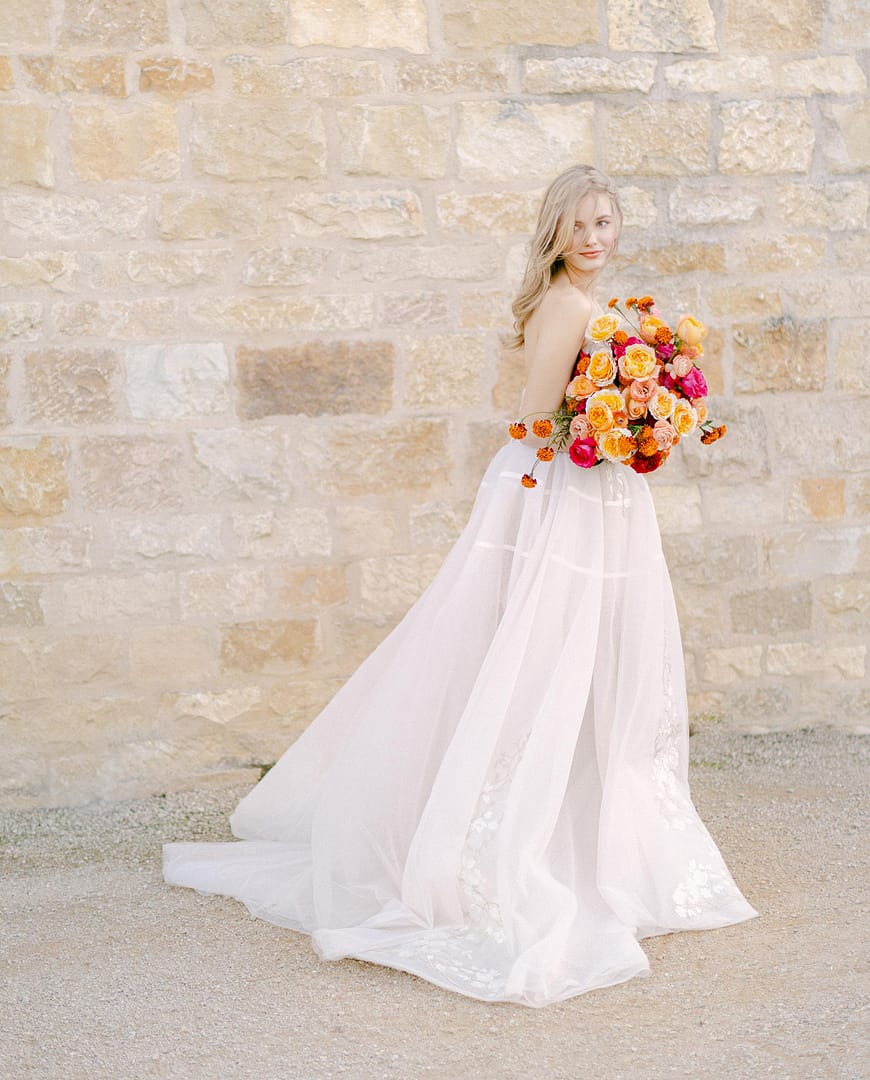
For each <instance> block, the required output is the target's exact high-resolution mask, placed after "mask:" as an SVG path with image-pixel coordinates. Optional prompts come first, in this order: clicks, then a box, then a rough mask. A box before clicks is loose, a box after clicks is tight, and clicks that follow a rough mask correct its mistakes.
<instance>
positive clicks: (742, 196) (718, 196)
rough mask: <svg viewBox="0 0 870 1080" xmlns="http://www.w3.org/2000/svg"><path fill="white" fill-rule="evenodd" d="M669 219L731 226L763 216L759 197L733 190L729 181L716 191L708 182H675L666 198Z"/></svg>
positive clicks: (683, 223)
mask: <svg viewBox="0 0 870 1080" xmlns="http://www.w3.org/2000/svg"><path fill="white" fill-rule="evenodd" d="M668 207H669V210H670V216H671V221H673V222H674V223H675V224H676V225H690V226H692V227H693V228H694V227H697V226H699V225H731V224H734V223H737V222H745V221H753V220H757V219H759V218H761V217H763V215H764V209H763V203H762V201H761V199H760V198H759V197H758V196H757V195H754V194H750V193H749V192H741V191H735V185H734V183H733V182H732V183H731V184H729V186H728V187H727V188H722V189H721V190H716V188H715V187H713V186H712V185H711V184H709V183H708V182H707V181H704V182H703V183H698V182H697V181H694V182H693V181H687V182H683V183H678V184H677V186H676V187H675V188H674V190H673V191H672V192H671V194H670V197H669V199H668Z"/></svg>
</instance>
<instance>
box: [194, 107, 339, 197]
mask: <svg viewBox="0 0 870 1080" xmlns="http://www.w3.org/2000/svg"><path fill="white" fill-rule="evenodd" d="M191 160H192V162H193V167H194V169H195V170H197V171H198V172H200V173H205V174H207V175H209V176H220V177H223V178H224V179H225V180H242V181H246V182H251V181H255V180H268V179H270V178H279V179H284V180H315V179H317V178H318V177H320V176H322V175H323V174H324V171H325V168H326V135H325V132H324V129H323V123H322V121H321V118H320V113H319V111H318V110H317V109H316V107H315V106H313V105H311V104H308V103H307V102H304V101H300V100H298V99H294V100H292V101H270V102H256V103H255V102H229V103H226V102H217V101H215V102H208V103H203V104H198V105H195V106H194V113H193V124H192V127H191Z"/></svg>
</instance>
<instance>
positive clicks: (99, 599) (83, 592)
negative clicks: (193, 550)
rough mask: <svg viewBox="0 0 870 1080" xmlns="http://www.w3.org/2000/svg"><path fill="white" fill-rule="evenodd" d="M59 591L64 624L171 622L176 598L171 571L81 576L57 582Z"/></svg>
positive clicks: (176, 590) (175, 587)
mask: <svg viewBox="0 0 870 1080" xmlns="http://www.w3.org/2000/svg"><path fill="white" fill-rule="evenodd" d="M59 588H60V592H61V596H62V610H63V621H64V622H65V623H71V622H95V623H99V624H101V625H105V624H108V623H113V622H132V623H136V622H143V621H165V622H171V621H172V620H173V618H174V615H175V608H176V603H177V596H178V587H177V584H176V581H175V574H174V573H173V572H172V571H164V572H161V573H155V572H151V571H145V572H144V573H141V574H135V575H130V576H126V577H122V576H120V575H118V574H83V575H81V576H79V577H72V578H69V579H67V580H66V581H62V582H60V583H59Z"/></svg>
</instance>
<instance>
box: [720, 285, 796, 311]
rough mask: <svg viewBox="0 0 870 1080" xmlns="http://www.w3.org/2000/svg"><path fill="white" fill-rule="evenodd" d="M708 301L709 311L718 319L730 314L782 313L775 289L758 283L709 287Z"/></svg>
mask: <svg viewBox="0 0 870 1080" xmlns="http://www.w3.org/2000/svg"><path fill="white" fill-rule="evenodd" d="M709 303H710V311H711V312H712V313H713V315H715V316H716V317H717V318H719V319H721V318H727V317H728V316H732V315H739V316H742V317H743V318H747V317H749V316H752V315H754V316H755V317H756V318H763V317H764V316H765V315H766V316H769V317H778V316H781V315H782V300H781V298H780V295H779V293H778V292H777V290H776V289H768V288H765V287H764V286H759V285H754V286H753V285H727V286H725V287H724V288H721V289H711V290H710V298H709Z"/></svg>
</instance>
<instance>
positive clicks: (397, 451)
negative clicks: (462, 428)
mask: <svg viewBox="0 0 870 1080" xmlns="http://www.w3.org/2000/svg"><path fill="white" fill-rule="evenodd" d="M447 430H448V429H447V421H446V420H443V419H439V420H430V419H422V418H421V419H419V420H410V419H409V420H403V421H386V420H383V421H378V422H371V421H368V420H361V421H360V422H358V423H356V424H354V425H352V426H348V427H339V428H337V429H335V430H334V431H333V433H332V437H331V438H330V439H329V441H328V442H325V443H324V444H321V445H313V444H309V443H303V444H302V446H301V447H300V451H301V454H302V457H303V460H304V461H305V463H306V464H307V466H308V468H309V470H310V474H311V476H312V478H313V480H312V482H313V486H314V489H315V490H316V491H318V492H320V493H321V494H323V495H328V496H335V495H349V496H356V495H383V494H395V493H406V492H407V493H410V492H425V493H428V492H430V491H431V492H433V493H434V492H435V491H436V490H437V489H438V488H439V487H441V486H442V485H443V484H444V483H445V480H446V478H445V465H446V462H447V461H448V450H447Z"/></svg>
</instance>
